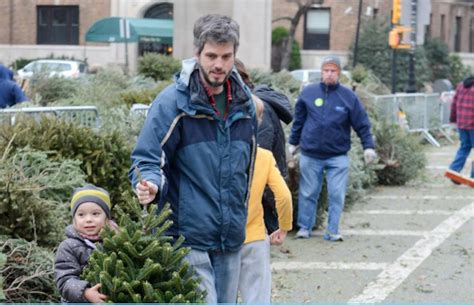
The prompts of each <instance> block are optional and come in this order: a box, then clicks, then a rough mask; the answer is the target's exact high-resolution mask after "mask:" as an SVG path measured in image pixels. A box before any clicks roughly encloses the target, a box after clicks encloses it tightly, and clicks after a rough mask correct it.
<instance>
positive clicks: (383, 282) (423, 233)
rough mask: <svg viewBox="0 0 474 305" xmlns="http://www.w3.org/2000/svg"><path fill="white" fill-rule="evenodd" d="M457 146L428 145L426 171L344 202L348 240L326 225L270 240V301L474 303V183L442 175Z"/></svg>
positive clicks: (342, 226)
mask: <svg viewBox="0 0 474 305" xmlns="http://www.w3.org/2000/svg"><path fill="white" fill-rule="evenodd" d="M456 149H457V146H455V145H446V144H445V145H443V146H442V147H441V148H434V147H427V148H426V156H427V159H428V164H427V166H426V170H425V173H424V175H423V177H421V178H419V179H417V180H416V181H413V182H410V183H409V184H408V185H406V186H402V187H377V188H375V189H374V190H373V191H371V192H370V193H369V194H367V196H365V197H364V198H363V199H362V200H360V201H359V202H357V203H356V204H355V205H354V206H353V207H351V209H350V210H348V211H347V210H346V211H345V212H344V214H343V219H342V222H341V226H340V228H341V233H342V234H343V235H344V237H345V239H344V241H343V242H328V241H325V240H323V238H322V233H323V231H322V230H321V231H313V236H312V237H311V238H310V239H308V240H301V239H295V238H294V232H293V233H292V234H290V235H289V236H288V238H287V240H286V241H285V244H284V245H283V246H281V247H272V252H271V256H272V277H273V291H272V295H273V300H272V301H273V302H274V303H392V304H393V303H464V304H473V303H474V235H473V233H474V220H473V216H474V189H473V188H470V187H467V186H463V185H454V184H453V183H452V182H451V181H449V180H448V179H447V178H445V177H444V176H443V174H444V171H445V170H446V169H447V167H448V165H449V163H450V162H451V161H452V159H453V157H454V154H455V151H456ZM473 158H474V155H472V153H471V159H473ZM471 159H470V160H471ZM470 162H471V161H470ZM470 162H469V164H468V165H467V166H466V168H465V170H464V171H463V174H465V175H466V176H467V175H468V171H469V170H470Z"/></svg>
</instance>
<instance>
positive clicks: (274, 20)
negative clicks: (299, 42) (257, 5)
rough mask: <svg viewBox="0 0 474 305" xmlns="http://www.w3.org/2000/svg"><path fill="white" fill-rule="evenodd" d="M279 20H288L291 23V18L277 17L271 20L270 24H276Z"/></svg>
mask: <svg viewBox="0 0 474 305" xmlns="http://www.w3.org/2000/svg"><path fill="white" fill-rule="evenodd" d="M280 20H288V21H291V20H292V18H291V17H288V16H287V17H278V18H275V19H273V20H272V23H274V22H277V21H280Z"/></svg>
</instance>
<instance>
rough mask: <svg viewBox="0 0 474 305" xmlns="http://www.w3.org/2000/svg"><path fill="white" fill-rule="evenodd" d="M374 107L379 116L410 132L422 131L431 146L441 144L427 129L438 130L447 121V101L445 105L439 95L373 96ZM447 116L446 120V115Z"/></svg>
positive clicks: (443, 126) (441, 128)
mask: <svg viewBox="0 0 474 305" xmlns="http://www.w3.org/2000/svg"><path fill="white" fill-rule="evenodd" d="M374 108H375V111H376V112H377V115H378V117H379V119H382V120H386V121H388V122H390V123H392V124H400V125H402V126H404V127H405V128H407V130H408V131H409V132H421V133H422V134H423V136H424V137H425V138H426V140H428V142H430V143H431V144H432V145H434V146H437V147H440V146H441V145H440V144H439V142H438V141H437V140H436V139H435V138H434V137H433V136H432V135H431V133H430V130H439V131H441V132H442V133H443V134H444V135H445V136H446V138H447V139H448V140H450V141H451V139H450V138H449V136H448V135H447V134H446V133H445V132H444V130H443V128H445V127H446V124H448V123H449V111H450V104H449V105H444V104H443V102H442V99H441V98H440V95H439V94H423V93H413V94H408V93H401V94H395V95H382V96H374ZM445 116H447V119H446V118H445Z"/></svg>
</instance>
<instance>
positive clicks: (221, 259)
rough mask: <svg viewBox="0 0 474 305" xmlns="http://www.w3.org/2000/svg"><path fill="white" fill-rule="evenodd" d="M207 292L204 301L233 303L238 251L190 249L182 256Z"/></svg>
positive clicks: (238, 261) (237, 275)
mask: <svg viewBox="0 0 474 305" xmlns="http://www.w3.org/2000/svg"><path fill="white" fill-rule="evenodd" d="M184 259H185V260H186V261H187V262H189V265H190V266H191V267H192V269H193V270H194V273H195V274H196V276H197V277H199V278H200V280H201V283H200V284H199V288H200V289H201V290H203V291H206V292H207V297H206V303H208V304H216V303H235V302H236V301H237V288H238V284H239V282H238V279H239V273H240V251H237V252H226V253H220V252H215V251H209V252H207V251H199V250H195V249H192V250H191V251H190V252H189V253H188V255H186V256H185V258H184Z"/></svg>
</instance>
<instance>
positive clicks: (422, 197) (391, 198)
mask: <svg viewBox="0 0 474 305" xmlns="http://www.w3.org/2000/svg"><path fill="white" fill-rule="evenodd" d="M366 198H367V199H390V200H397V199H413V200H440V199H446V200H472V199H474V196H435V195H433V196H431V195H425V196H416V195H415V196H408V195H369V196H367V197H366Z"/></svg>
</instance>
